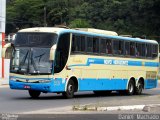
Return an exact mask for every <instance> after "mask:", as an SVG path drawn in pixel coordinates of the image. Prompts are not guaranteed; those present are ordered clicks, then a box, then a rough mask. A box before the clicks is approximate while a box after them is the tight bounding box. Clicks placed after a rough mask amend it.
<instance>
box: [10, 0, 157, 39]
mask: <svg viewBox="0 0 160 120" xmlns="http://www.w3.org/2000/svg"><path fill="white" fill-rule="evenodd" d="M44 8H46V22H47V25H48V26H54V25H59V24H66V25H68V26H69V27H71V28H74V27H94V28H98V29H106V30H113V31H116V32H118V33H119V34H132V35H133V36H142V35H146V36H159V33H160V27H159V26H160V0H11V1H10V2H9V3H8V4H7V33H9V32H13V31H15V30H16V28H19V29H22V28H26V27H34V26H43V25H44V17H45V16H44V13H45V10H44ZM150 38H154V37H150Z"/></svg>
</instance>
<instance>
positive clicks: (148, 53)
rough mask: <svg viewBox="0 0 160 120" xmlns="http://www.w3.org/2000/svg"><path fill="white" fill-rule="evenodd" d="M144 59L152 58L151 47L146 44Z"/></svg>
mask: <svg viewBox="0 0 160 120" xmlns="http://www.w3.org/2000/svg"><path fill="white" fill-rule="evenodd" d="M146 57H148V58H151V57H152V45H151V44H146Z"/></svg>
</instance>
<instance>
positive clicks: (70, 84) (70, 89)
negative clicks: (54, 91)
mask: <svg viewBox="0 0 160 120" xmlns="http://www.w3.org/2000/svg"><path fill="white" fill-rule="evenodd" d="M74 92H75V84H74V81H73V80H72V79H71V80H69V82H68V84H67V89H66V92H64V93H62V95H63V96H64V97H65V98H67V99H70V98H73V97H74Z"/></svg>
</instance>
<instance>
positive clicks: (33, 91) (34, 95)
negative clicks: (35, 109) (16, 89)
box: [28, 90, 41, 99]
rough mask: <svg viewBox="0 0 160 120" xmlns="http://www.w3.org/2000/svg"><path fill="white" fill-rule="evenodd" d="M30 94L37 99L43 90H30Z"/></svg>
mask: <svg viewBox="0 0 160 120" xmlns="http://www.w3.org/2000/svg"><path fill="white" fill-rule="evenodd" d="M28 92H29V95H30V96H31V98H33V99H36V98H38V97H39V96H40V94H41V92H40V91H36V90H29V91H28Z"/></svg>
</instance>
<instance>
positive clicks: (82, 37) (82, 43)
mask: <svg viewBox="0 0 160 120" xmlns="http://www.w3.org/2000/svg"><path fill="white" fill-rule="evenodd" d="M85 47H86V41H85V36H81V51H82V52H85Z"/></svg>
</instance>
